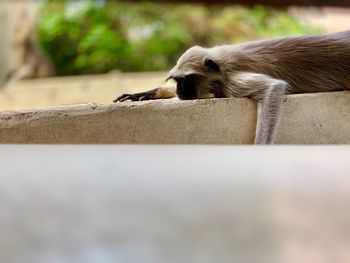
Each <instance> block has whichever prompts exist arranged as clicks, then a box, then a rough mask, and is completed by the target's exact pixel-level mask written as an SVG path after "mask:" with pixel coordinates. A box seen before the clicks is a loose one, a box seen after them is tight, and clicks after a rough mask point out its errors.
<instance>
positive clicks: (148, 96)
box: [113, 89, 157, 102]
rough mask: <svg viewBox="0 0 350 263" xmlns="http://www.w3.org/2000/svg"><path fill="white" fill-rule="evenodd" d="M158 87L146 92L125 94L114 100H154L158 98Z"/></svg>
mask: <svg viewBox="0 0 350 263" xmlns="http://www.w3.org/2000/svg"><path fill="white" fill-rule="evenodd" d="M155 95H156V89H153V90H149V91H146V92H140V93H135V94H123V95H121V96H119V97H118V98H116V99H115V100H113V102H118V101H119V102H123V101H127V100H131V101H141V100H152V99H157V98H156V96H155Z"/></svg>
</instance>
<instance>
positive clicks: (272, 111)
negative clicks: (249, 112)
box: [156, 31, 350, 144]
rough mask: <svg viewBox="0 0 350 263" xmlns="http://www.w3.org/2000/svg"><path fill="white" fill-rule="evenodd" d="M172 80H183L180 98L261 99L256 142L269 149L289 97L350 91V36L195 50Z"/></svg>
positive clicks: (178, 66)
mask: <svg viewBox="0 0 350 263" xmlns="http://www.w3.org/2000/svg"><path fill="white" fill-rule="evenodd" d="M169 78H172V79H174V80H176V81H177V88H176V92H177V95H178V96H179V98H180V99H196V98H211V97H250V98H253V99H255V100H257V101H258V123H257V130H256V139H255V143H257V144H269V143H272V142H273V135H274V131H275V128H276V124H277V121H278V118H279V114H280V110H281V106H282V101H283V96H284V94H291V93H308V92H324V91H337V90H345V89H350V31H345V32H339V33H334V34H328V35H320V36H301V37H286V38H279V39H272V40H262V41H256V42H248V43H243V44H239V45H223V46H216V47H213V48H202V47H199V46H195V47H192V48H190V49H189V50H187V51H186V52H185V53H184V54H183V55H182V56H181V57H180V58H179V60H178V62H177V64H176V66H175V67H174V68H173V69H171V70H170V76H169ZM156 90H157V89H156Z"/></svg>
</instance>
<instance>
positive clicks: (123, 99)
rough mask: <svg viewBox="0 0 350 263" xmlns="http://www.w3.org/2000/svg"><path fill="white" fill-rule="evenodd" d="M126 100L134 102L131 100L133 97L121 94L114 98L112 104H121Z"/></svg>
mask: <svg viewBox="0 0 350 263" xmlns="http://www.w3.org/2000/svg"><path fill="white" fill-rule="evenodd" d="M126 100H135V99H133V95H131V94H123V95H121V96H119V97H118V98H116V99H115V100H113V102H114V103H115V102H118V101H119V102H123V101H126Z"/></svg>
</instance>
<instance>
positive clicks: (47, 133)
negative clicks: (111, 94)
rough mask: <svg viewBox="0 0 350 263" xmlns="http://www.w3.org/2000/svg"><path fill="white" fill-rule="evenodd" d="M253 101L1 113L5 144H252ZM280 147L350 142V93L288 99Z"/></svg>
mask: <svg viewBox="0 0 350 263" xmlns="http://www.w3.org/2000/svg"><path fill="white" fill-rule="evenodd" d="M255 123H256V105H255V103H254V102H253V101H252V100H249V99H213V100H197V101H178V100H160V101H151V102H129V103H118V104H114V105H98V104H87V105H78V106H68V107H58V108H47V109H43V110H26V111H7V112H2V113H0V143H59V144H66V143H73V144H74V143H77V144H78V143H87V144H89V143H102V144H103V143H120V144H129V143H131V144H249V143H252V142H253V140H254V130H255ZM276 143H279V144H344V143H350V93H349V92H333V93H317V94H301V95H289V96H286V98H285V101H284V109H283V113H282V118H281V121H280V125H279V128H278V132H277V138H276Z"/></svg>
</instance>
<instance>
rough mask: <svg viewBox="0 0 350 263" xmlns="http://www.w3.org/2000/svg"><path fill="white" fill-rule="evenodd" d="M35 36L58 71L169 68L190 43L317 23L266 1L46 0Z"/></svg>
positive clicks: (299, 30)
mask: <svg viewBox="0 0 350 263" xmlns="http://www.w3.org/2000/svg"><path fill="white" fill-rule="evenodd" d="M38 14H39V19H38V27H37V29H38V37H39V42H40V45H41V47H42V48H43V50H44V51H45V52H46V53H47V54H48V55H49V57H50V58H51V59H52V61H53V62H54V64H55V66H56V69H57V72H58V74H59V75H76V74H91V73H104V72H108V71H110V70H113V69H117V70H122V71H152V70H167V69H169V68H171V67H172V66H173V64H174V63H175V62H176V59H177V58H178V56H179V55H180V54H181V53H182V52H183V51H184V50H186V49H187V48H189V47H190V46H193V45H203V46H213V45H216V44H224V43H225V44H227V43H236V42H240V41H244V40H248V39H256V38H261V37H267V36H281V35H290V34H293V35H297V34H308V33H314V32H316V31H318V30H317V29H315V28H310V27H308V26H305V25H304V24H302V23H301V22H299V21H298V20H297V19H296V18H294V17H292V16H291V15H290V14H288V13H287V12H286V11H277V10H273V9H269V8H266V7H263V6H255V7H254V8H249V9H248V8H243V7H239V6H211V7H208V6H203V5H194V4H191V5H190V4H159V3H154V2H152V3H150V2H137V3H128V2H119V1H103V0H89V1H68V0H61V1H59V0H47V1H45V2H44V3H43V4H42V5H41V7H40V8H39V11H38Z"/></svg>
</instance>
